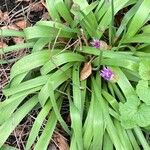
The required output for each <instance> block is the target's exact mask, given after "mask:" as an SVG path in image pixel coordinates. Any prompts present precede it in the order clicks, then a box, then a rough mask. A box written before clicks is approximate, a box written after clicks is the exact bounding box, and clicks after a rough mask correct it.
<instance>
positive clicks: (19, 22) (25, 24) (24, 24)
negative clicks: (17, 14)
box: [15, 20, 27, 29]
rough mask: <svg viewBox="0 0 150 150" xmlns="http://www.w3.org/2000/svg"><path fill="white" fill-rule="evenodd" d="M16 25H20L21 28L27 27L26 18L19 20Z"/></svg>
mask: <svg viewBox="0 0 150 150" xmlns="http://www.w3.org/2000/svg"><path fill="white" fill-rule="evenodd" d="M15 24H16V26H18V27H19V28H21V29H24V28H26V27H27V21H26V20H20V21H18V22H16V23H15Z"/></svg>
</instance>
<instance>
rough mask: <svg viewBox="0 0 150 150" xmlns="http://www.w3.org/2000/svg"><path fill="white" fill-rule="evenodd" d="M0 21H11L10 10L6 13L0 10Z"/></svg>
mask: <svg viewBox="0 0 150 150" xmlns="http://www.w3.org/2000/svg"><path fill="white" fill-rule="evenodd" d="M0 21H1V22H4V21H7V22H9V21H10V18H9V15H8V12H4V13H3V12H2V11H0Z"/></svg>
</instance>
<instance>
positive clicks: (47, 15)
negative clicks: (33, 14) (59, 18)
mask: <svg viewBox="0 0 150 150" xmlns="http://www.w3.org/2000/svg"><path fill="white" fill-rule="evenodd" d="M48 19H49V13H48V12H45V13H44V14H43V15H42V20H48Z"/></svg>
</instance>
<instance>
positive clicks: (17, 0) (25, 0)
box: [16, 0, 31, 2]
mask: <svg viewBox="0 0 150 150" xmlns="http://www.w3.org/2000/svg"><path fill="white" fill-rule="evenodd" d="M30 1H31V0H16V2H30Z"/></svg>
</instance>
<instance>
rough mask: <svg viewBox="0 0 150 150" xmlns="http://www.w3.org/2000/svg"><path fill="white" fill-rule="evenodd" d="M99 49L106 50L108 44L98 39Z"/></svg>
mask: <svg viewBox="0 0 150 150" xmlns="http://www.w3.org/2000/svg"><path fill="white" fill-rule="evenodd" d="M100 49H102V50H107V49H109V46H108V45H107V43H106V42H105V41H102V40H100Z"/></svg>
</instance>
